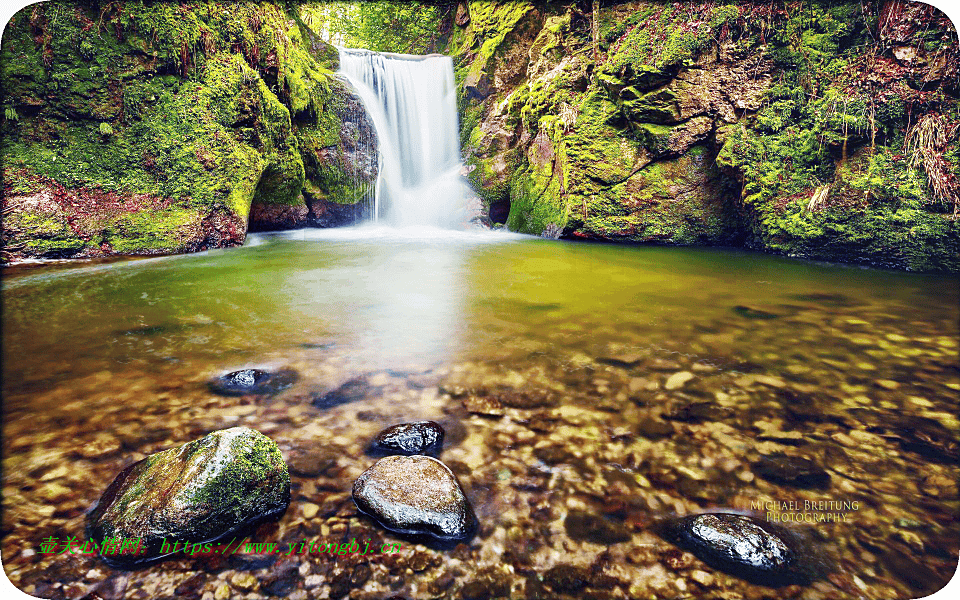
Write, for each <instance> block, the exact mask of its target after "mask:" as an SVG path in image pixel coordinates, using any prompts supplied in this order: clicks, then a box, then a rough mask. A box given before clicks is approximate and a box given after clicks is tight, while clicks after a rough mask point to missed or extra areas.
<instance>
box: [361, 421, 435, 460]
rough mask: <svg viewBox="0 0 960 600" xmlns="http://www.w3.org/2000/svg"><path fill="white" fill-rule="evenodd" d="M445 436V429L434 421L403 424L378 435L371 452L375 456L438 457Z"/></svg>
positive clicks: (371, 445) (371, 446)
mask: <svg viewBox="0 0 960 600" xmlns="http://www.w3.org/2000/svg"><path fill="white" fill-rule="evenodd" d="M443 434H444V431H443V427H441V426H440V424H439V423H435V422H433V421H416V422H414V423H401V424H399V425H394V426H392V427H388V428H386V429H384V430H383V431H381V432H380V433H378V434H377V437H375V438H374V439H373V442H372V443H371V444H370V449H369V451H370V454H373V455H375V456H388V455H392V454H398V455H403V456H410V455H414V454H428V455H430V456H437V455H439V454H440V451H441V450H442V449H443Z"/></svg>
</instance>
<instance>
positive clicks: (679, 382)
mask: <svg viewBox="0 0 960 600" xmlns="http://www.w3.org/2000/svg"><path fill="white" fill-rule="evenodd" d="M693 377H694V375H693V373H691V372H690V371H679V372H677V373H674V374H673V375H671V376H670V377H668V378H667V381H666V382H665V383H664V384H663V388H664V389H667V390H676V389H679V388H682V387H683V386H684V384H686V383H687V382H688V381H690V380H691V379H693Z"/></svg>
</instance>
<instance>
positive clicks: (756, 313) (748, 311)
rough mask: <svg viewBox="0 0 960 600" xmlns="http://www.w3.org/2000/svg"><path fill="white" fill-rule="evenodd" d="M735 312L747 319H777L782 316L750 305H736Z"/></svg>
mask: <svg viewBox="0 0 960 600" xmlns="http://www.w3.org/2000/svg"><path fill="white" fill-rule="evenodd" d="M733 312H735V313H737V314H738V315H740V316H741V317H744V318H746V319H776V318H778V317H779V316H780V315H775V314H773V313H772V312H767V311H765V310H760V309H758V308H750V307H749V306H734V307H733Z"/></svg>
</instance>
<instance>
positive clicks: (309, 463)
mask: <svg viewBox="0 0 960 600" xmlns="http://www.w3.org/2000/svg"><path fill="white" fill-rule="evenodd" d="M336 464H337V455H336V454H335V453H333V452H331V451H330V450H326V449H324V448H300V449H297V450H295V451H294V452H292V453H291V455H290V459H289V460H288V461H287V466H288V467H289V468H290V472H291V473H293V474H295V475H300V476H301V477H316V476H317V475H320V474H322V473H324V472H326V471H327V470H328V469H330V468H332V467H334V466H336Z"/></svg>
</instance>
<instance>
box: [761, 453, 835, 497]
mask: <svg viewBox="0 0 960 600" xmlns="http://www.w3.org/2000/svg"><path fill="white" fill-rule="evenodd" d="M751 469H752V470H753V472H754V473H756V474H757V475H759V476H760V477H762V478H763V479H766V480H767V481H771V482H773V483H778V484H781V485H789V486H791V487H796V488H816V489H826V488H828V487H830V474H829V473H827V472H826V471H824V470H823V468H822V467H820V465H818V464H817V463H815V462H813V461H812V460H810V459H809V458H804V457H802V456H790V455H789V454H784V453H782V452H775V453H773V454H767V455H762V456H761V457H760V458H759V459H758V460H757V461H756V462H754V463H753V464H752V465H751Z"/></svg>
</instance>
